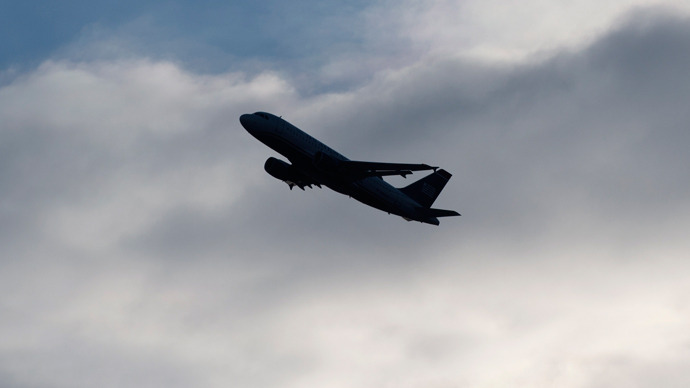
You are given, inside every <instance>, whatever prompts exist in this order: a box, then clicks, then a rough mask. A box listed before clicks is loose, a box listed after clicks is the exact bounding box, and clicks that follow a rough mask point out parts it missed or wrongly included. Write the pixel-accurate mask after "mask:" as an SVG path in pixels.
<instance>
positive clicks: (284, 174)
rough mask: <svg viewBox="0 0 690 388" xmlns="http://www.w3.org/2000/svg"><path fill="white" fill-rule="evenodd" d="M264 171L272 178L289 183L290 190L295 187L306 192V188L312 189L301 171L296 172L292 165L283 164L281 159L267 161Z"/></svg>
mask: <svg viewBox="0 0 690 388" xmlns="http://www.w3.org/2000/svg"><path fill="white" fill-rule="evenodd" d="M264 170H266V172H267V173H268V174H269V175H271V176H272V177H274V178H276V179H280V180H281V181H283V182H285V183H287V184H288V186H290V190H292V188H293V187H295V186H298V187H299V188H300V189H302V190H304V187H305V186H309V187H311V185H310V184H309V182H306V179H305V178H304V176H303V175H302V174H301V173H300V172H299V171H297V170H295V168H294V167H293V166H292V165H291V164H290V163H286V162H283V161H282V160H280V159H276V158H273V157H271V158H268V159H266V163H264ZM317 186H318V185H317Z"/></svg>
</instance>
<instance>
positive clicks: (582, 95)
mask: <svg viewBox="0 0 690 388" xmlns="http://www.w3.org/2000/svg"><path fill="white" fill-rule="evenodd" d="M650 14H651V15H652V16H649V15H650ZM688 42H690V22H688V20H687V19H685V18H681V17H674V16H669V15H667V14H659V13H658V12H651V13H650V12H640V13H638V14H637V15H634V16H633V17H631V18H630V19H628V20H627V22H625V23H624V24H622V25H619V26H618V27H616V28H615V29H613V30H612V31H610V32H609V33H607V34H606V35H604V36H603V37H601V38H600V39H598V40H596V41H595V42H593V43H592V44H591V45H589V46H587V47H584V48H582V49H579V50H573V51H570V52H562V53H559V54H557V55H554V56H553V57H551V58H548V59H546V60H542V61H534V62H528V63H525V64H521V65H512V66H506V65H487V64H483V63H478V62H471V61H467V60H457V59H455V60H453V59H436V60H425V59H422V60H420V61H419V62H418V63H416V64H415V65H413V66H408V67H405V68H402V69H398V70H391V71H382V72H380V73H378V74H377V76H376V77H374V78H373V80H372V81H371V82H369V83H367V84H365V85H364V86H361V87H359V88H356V89H353V90H351V91H348V92H342V93H330V94H323V95H312V94H310V93H308V94H306V95H305V94H300V93H299V92H297V90H299V88H297V87H295V86H294V85H293V84H291V83H290V82H289V81H285V80H284V79H283V78H281V76H279V75H276V74H275V73H271V72H263V73H261V74H259V75H257V76H255V77H250V76H247V75H246V74H244V73H239V72H237V73H226V74H220V75H213V76H209V75H198V74H193V73H189V72H187V71H184V70H182V69H180V68H179V67H177V66H175V65H172V64H170V63H166V62H160V61H158V62H156V61H145V60H121V61H116V62H105V61H101V62H82V63H74V62H69V61H65V62H47V63H45V64H44V65H42V66H41V67H40V68H39V69H38V70H37V71H35V72H32V73H29V74H26V75H23V76H21V77H18V78H16V79H14V81H12V82H11V83H10V84H8V85H6V86H4V87H3V88H2V89H0V117H2V122H3V127H2V129H0V160H1V161H2V163H0V242H2V247H1V248H0V252H2V260H1V261H0V266H1V268H2V271H1V273H2V275H0V294H1V295H3V297H1V298H0V313H1V314H0V315H2V316H3V317H5V318H4V319H3V320H2V321H0V325H1V327H0V359H1V360H3V362H2V367H0V381H3V382H4V381H7V382H8V384H9V385H10V386H12V384H14V385H16V386H35V387H50V386H77V387H78V386H84V387H85V386H93V385H94V384H95V382H97V381H101V382H102V381H105V382H106V383H104V384H105V385H106V386H108V384H110V385H112V386H122V385H128V386H189V385H195V386H202V387H206V386H207V387H214V386H227V385H229V384H230V385H239V386H249V387H262V386H275V385H276V384H279V383H280V384H283V385H287V386H297V385H322V386H323V385H325V386H332V385H334V384H335V383H336V382H337V383H339V384H341V385H342V386H361V385H367V386H369V385H386V384H388V385H391V384H396V385H403V386H410V387H416V386H429V385H432V386H434V385H436V386H447V385H450V386H455V385H458V384H460V385H464V386H482V385H487V384H496V385H515V383H516V382H517V383H519V384H521V385H531V386H544V385H547V384H552V385H553V384H558V385H572V386H600V385H602V384H603V385H607V386H610V385H621V384H625V383H628V382H630V380H629V377H628V376H631V375H633V376H638V377H639V379H636V380H635V381H638V382H640V383H639V384H641V385H639V386H647V384H649V385H650V386H651V382H652V381H653V380H656V379H657V377H658V376H660V375H663V374H664V373H665V371H669V373H668V374H667V375H668V376H677V378H676V377H668V383H669V384H668V385H670V386H672V385H673V384H680V383H682V382H683V381H684V380H683V375H682V374H681V373H680V372H678V369H677V368H676V365H680V364H681V363H682V360H685V359H686V358H687V357H686V355H685V354H684V353H683V350H682V349H680V350H679V347H678V345H677V344H678V343H687V341H688V336H687V334H686V333H685V330H683V328H686V327H687V322H688V317H689V316H688V309H687V300H685V299H687V298H685V299H684V295H686V294H687V291H688V289H687V285H685V283H686V278H687V276H686V275H687V273H688V270H690V269H689V268H688V267H687V265H686V264H685V263H684V258H685V256H686V252H687V251H688V250H687V249H688V248H689V247H688V242H687V241H686V240H687V239H686V238H685V237H686V236H685V230H687V225H688V222H690V213H688V209H689V208H690V207H689V206H688V205H689V203H688V199H687V193H688V189H689V188H690V187H688V182H690V179H689V178H690V177H689V176H688V171H687V169H686V168H684V166H686V165H688V162H689V160H688V156H687V153H685V152H684V151H685V148H686V145H687V144H689V141H690V139H688V136H690V135H688V131H687V128H688V126H689V124H690V114H689V113H688V112H687V109H686V108H685V106H684V105H685V104H686V101H687V100H688V97H690V80H688V78H687V77H686V74H685V73H686V72H687V70H686V69H688V68H690V54H688V53H690V50H689V49H690V47H688V45H689V43H688ZM255 110H268V111H271V112H274V113H277V114H282V115H283V116H284V117H285V118H286V119H288V120H289V121H291V122H293V123H294V124H296V125H298V126H300V127H301V128H303V129H305V130H306V131H308V132H310V133H312V134H314V135H315V136H316V137H318V138H319V139H321V140H323V141H325V142H326V143H328V144H330V145H331V146H333V147H334V148H336V149H338V150H340V151H341V152H343V153H344V154H346V155H348V156H350V157H352V158H357V159H372V160H381V161H405V162H407V161H409V162H429V163H434V164H436V163H438V164H439V165H441V166H443V167H444V168H447V169H448V170H449V171H451V172H452V173H454V174H455V175H454V178H453V179H452V180H451V182H450V184H449V185H448V187H447V188H446V189H445V191H444V193H443V195H442V196H441V197H440V198H439V201H438V206H439V207H445V208H455V209H458V210H459V211H460V212H461V213H463V217H461V218H459V219H448V220H443V223H442V225H441V226H440V227H431V226H428V225H421V224H418V223H407V222H404V221H403V220H400V219H398V218H397V217H392V216H388V215H386V214H384V213H380V212H377V211H374V210H372V209H369V208H366V207H364V206H363V205H360V204H358V203H356V202H354V201H352V200H350V199H347V198H345V197H343V196H341V195H339V194H335V193H332V192H329V191H327V190H313V191H307V192H301V191H298V190H294V191H289V190H288V189H287V186H286V185H284V184H283V183H281V182H279V181H276V180H274V179H273V178H271V177H269V176H268V175H266V174H265V173H264V172H263V169H262V165H263V161H264V160H265V158H267V157H268V156H271V154H272V153H271V151H270V150H269V149H268V148H266V147H264V146H263V145H261V144H259V143H258V142H256V141H255V140H254V139H253V138H251V137H250V136H249V135H248V134H246V133H245V132H244V130H243V129H242V128H241V127H240V125H239V122H238V121H237V118H238V116H239V114H241V113H244V112H251V111H255ZM395 183H396V184H398V185H403V184H406V183H408V181H405V180H402V179H399V180H397V181H395ZM630 338H635V339H636V340H635V341H631V340H630ZM669 352H670V353H669ZM668 354H670V356H669V355H668ZM620 355H623V356H620ZM619 357H622V358H619ZM592 360H594V361H592ZM616 360H622V361H621V362H617V361H616ZM647 360H652V361H650V362H648V361H647ZM497 370H500V371H501V373H498V374H497V373H496V371H497ZM665 381H666V380H665ZM647 382H649V383H647Z"/></svg>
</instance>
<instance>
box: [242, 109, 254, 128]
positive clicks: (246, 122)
mask: <svg viewBox="0 0 690 388" xmlns="http://www.w3.org/2000/svg"><path fill="white" fill-rule="evenodd" d="M251 119H252V115H251V114H248V113H245V114H243V115H242V116H240V124H242V126H243V127H244V128H245V129H247V130H248V129H249V125H250V124H249V122H250V121H251Z"/></svg>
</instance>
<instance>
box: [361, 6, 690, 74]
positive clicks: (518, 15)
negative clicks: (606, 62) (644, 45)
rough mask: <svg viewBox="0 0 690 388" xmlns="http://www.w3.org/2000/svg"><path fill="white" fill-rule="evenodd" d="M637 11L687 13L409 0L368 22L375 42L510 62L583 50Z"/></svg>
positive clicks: (374, 13) (377, 11)
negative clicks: (565, 51) (570, 50)
mask: <svg viewBox="0 0 690 388" xmlns="http://www.w3.org/2000/svg"><path fill="white" fill-rule="evenodd" d="M639 7H663V8H668V9H678V10H681V11H685V12H687V11H690V5H688V3H687V2H685V1H678V0H610V1H603V2H602V1H593V0H584V1H583V0H580V1H571V2H564V1H541V0H534V1H521V2H509V1H504V0H490V1H464V0H434V1H418V0H410V1H404V2H402V3H401V2H399V1H395V2H389V1H385V2H383V3H382V4H380V5H378V6H376V7H374V8H372V10H370V11H369V20H370V22H371V24H372V26H374V27H372V30H373V31H374V32H372V34H371V35H372V37H374V39H376V38H377V37H380V35H383V38H384V41H387V42H388V43H391V42H399V41H400V40H401V39H404V40H406V41H408V44H410V45H411V46H412V47H411V48H412V49H413V50H415V51H417V52H418V53H421V54H424V55H432V56H436V57H447V56H449V55H450V56H461V57H469V58H474V59H481V60H487V61H508V62H514V61H521V60H524V59H526V58H528V57H529V56H531V55H533V54H539V53H541V55H542V56H544V55H551V53H552V52H553V51H556V50H561V49H564V48H565V49H572V48H578V47H582V46H583V45H585V44H588V43H589V42H591V41H593V40H594V39H595V38H596V37H597V36H600V35H601V34H603V33H605V32H606V31H607V30H608V29H609V28H610V27H611V25H612V24H616V23H618V22H619V21H620V19H621V18H623V17H625V16H626V15H627V14H628V13H629V12H630V10H631V9H635V8H639Z"/></svg>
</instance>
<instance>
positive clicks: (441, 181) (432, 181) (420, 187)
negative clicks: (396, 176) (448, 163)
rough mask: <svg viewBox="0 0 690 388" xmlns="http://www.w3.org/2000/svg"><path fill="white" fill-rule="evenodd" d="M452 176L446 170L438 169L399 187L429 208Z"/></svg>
mask: <svg viewBox="0 0 690 388" xmlns="http://www.w3.org/2000/svg"><path fill="white" fill-rule="evenodd" d="M451 176H453V175H452V174H451V173H449V172H448V171H446V170H443V169H441V170H438V171H435V172H434V173H432V174H430V175H427V176H425V177H424V178H422V179H420V180H418V181H417V182H414V183H412V184H411V185H409V186H406V187H403V188H401V189H400V191H402V192H403V193H404V194H405V195H407V196H408V197H410V198H412V199H414V200H415V201H416V202H417V203H418V204H420V205H422V206H423V207H425V208H430V207H431V205H433V203H434V201H435V200H436V198H437V197H438V195H439V194H441V190H443V188H444V187H446V183H448V181H449V180H450V177H451Z"/></svg>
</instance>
